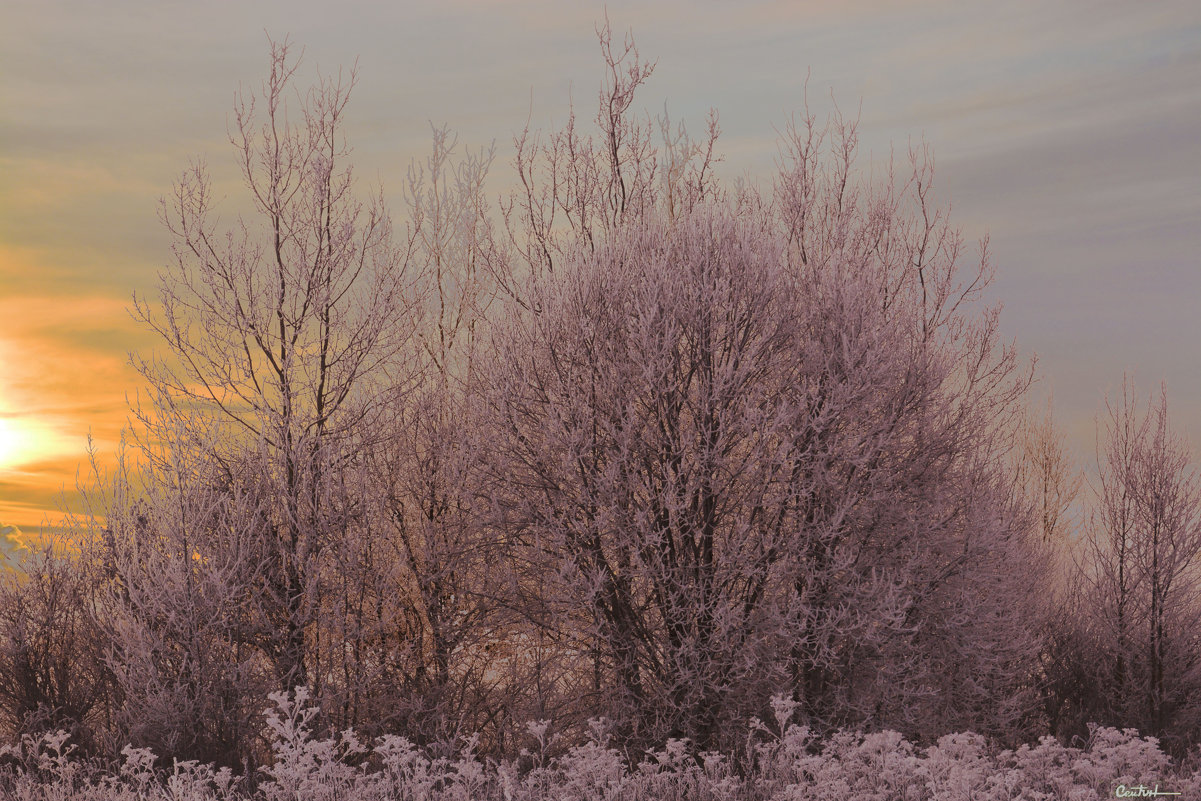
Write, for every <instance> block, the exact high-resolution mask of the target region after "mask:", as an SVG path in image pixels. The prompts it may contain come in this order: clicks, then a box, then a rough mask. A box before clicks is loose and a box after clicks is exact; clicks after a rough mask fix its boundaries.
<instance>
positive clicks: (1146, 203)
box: [0, 0, 1201, 530]
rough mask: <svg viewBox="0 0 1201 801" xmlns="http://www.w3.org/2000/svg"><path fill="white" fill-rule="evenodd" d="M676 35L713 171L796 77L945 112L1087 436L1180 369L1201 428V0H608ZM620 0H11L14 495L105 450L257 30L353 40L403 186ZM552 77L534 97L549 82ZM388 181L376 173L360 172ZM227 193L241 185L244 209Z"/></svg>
mask: <svg viewBox="0 0 1201 801" xmlns="http://www.w3.org/2000/svg"><path fill="white" fill-rule="evenodd" d="M607 7H608V14H609V18H610V20H611V21H612V24H613V26H614V28H615V29H616V30H623V29H626V28H633V31H634V34H635V36H636V38H637V41H638V45H639V48H640V50H641V52H642V54H643V55H644V56H645V57H648V58H651V59H658V67H657V68H656V70H655V73H654V75H653V77H652V78H651V80H650V82H649V84H648V86H647V87H646V89H645V93H644V94H643V95H642V98H641V105H642V106H643V108H645V110H646V111H648V112H649V113H651V114H657V113H660V112H661V111H662V110H663V107H664V103H666V104H667V108H668V110H669V112H670V113H671V116H672V118H673V119H682V120H684V121H685V122H686V123H688V124H690V128H691V130H693V131H694V132H696V133H697V134H699V133H700V132H701V131H702V130H703V128H702V126H703V122H704V117H705V113H706V111H707V109H708V108H709V107H715V108H717V109H718V111H719V112H720V114H721V126H722V129H723V131H724V134H723V137H722V140H721V142H720V145H719V151H720V152H721V153H722V154H723V156H724V162H723V163H722V164H721V174H722V175H724V176H726V177H730V178H733V177H736V176H739V175H744V174H749V175H750V176H751V177H752V178H754V177H759V178H760V179H763V180H766V179H767V178H768V177H769V176H770V171H771V169H772V163H773V157H774V156H775V154H776V148H775V140H776V133H775V131H776V130H777V129H782V128H783V126H784V124H785V123H786V121H787V120H788V118H789V115H790V113H791V112H793V111H794V110H796V109H798V108H799V106H800V103H801V99H802V90H803V85H804V82H805V78H806V75H808V76H809V95H810V99H811V103H812V106H813V107H814V109H815V110H817V111H819V112H824V111H826V110H828V109H829V108H830V100H829V98H830V96H831V92H832V93H833V95H834V96H835V97H836V98H837V100H838V103H839V105H840V106H841V108H843V109H844V111H849V112H851V113H854V112H855V110H856V109H857V108H860V107H861V109H862V111H861V120H862V121H861V128H860V130H861V133H862V154H863V159H864V161H865V163H866V161H867V160H868V159H870V158H874V159H877V160H879V159H882V158H886V157H887V155H888V152H889V146H890V143H892V144H894V145H896V146H897V148H898V150H901V151H903V150H904V148H905V147H906V146H907V144H908V142H909V141H910V140H918V139H921V138H924V139H925V141H926V142H928V143H929V144H930V146H931V147H932V149H933V152H934V154H935V158H936V161H937V165H938V168H937V174H938V179H939V184H938V187H937V190H938V193H939V198H940V200H942V201H947V202H950V203H952V204H953V219H954V220H956V221H957V222H958V223H959V224H960V225H961V226H962V228H963V230H964V232H965V234H966V235H967V236H968V238H969V239H971V240H974V239H976V238H978V237H980V236H981V235H983V234H984V233H986V232H987V233H990V234H991V248H992V252H993V260H994V263H995V265H996V267H997V280H996V283H995V285H994V288H993V291H992V297H993V299H994V300H997V301H1000V302H1002V303H1003V304H1004V313H1003V316H1002V327H1003V329H1004V331H1005V332H1006V334H1007V336H1008V337H1009V338H1012V339H1016V340H1017V343H1018V346H1019V348H1020V349H1021V351H1022V353H1023V354H1025V355H1026V356H1033V355H1035V354H1037V357H1038V360H1039V368H1038V373H1039V376H1040V379H1041V383H1040V389H1039V391H1040V392H1044V393H1045V392H1048V391H1051V390H1053V392H1054V398H1055V410H1056V416H1057V417H1058V419H1059V420H1060V421H1061V423H1062V424H1063V425H1064V428H1065V430H1066V431H1067V432H1068V434H1069V438H1070V442H1071V444H1072V446H1073V447H1074V448H1075V449H1076V451H1077V456H1078V457H1079V458H1080V460H1081V462H1082V464H1083V463H1084V461H1085V460H1086V459H1089V458H1091V457H1092V442H1093V426H1094V424H1093V417H1094V415H1095V414H1096V413H1097V412H1098V410H1099V409H1100V408H1101V404H1102V398H1103V393H1104V392H1105V391H1107V390H1108V391H1111V392H1112V391H1114V390H1115V389H1116V388H1118V387H1120V384H1121V378H1122V373H1123V370H1128V371H1130V372H1131V373H1132V374H1133V375H1134V377H1135V380H1136V381H1137V382H1138V385H1139V388H1140V390H1142V391H1143V392H1144V394H1146V393H1149V392H1150V391H1151V390H1152V389H1153V388H1154V387H1156V386H1158V383H1159V382H1160V381H1161V380H1163V381H1166V382H1167V386H1168V391H1169V398H1170V403H1171V407H1172V417H1173V420H1174V421H1175V423H1176V425H1177V426H1178V428H1180V429H1181V430H1182V431H1184V432H1185V433H1186V434H1187V435H1188V436H1189V438H1190V439H1191V441H1192V442H1193V443H1194V445H1195V446H1196V445H1201V360H1199V359H1198V355H1199V345H1201V6H1199V5H1198V4H1197V3H1196V0H1192V1H1191V2H1162V3H1132V2H1129V0H1125V1H1124V2H1115V3H1103V2H1088V3H1070V2H1062V3H1016V2H1015V3H998V2H995V0H990V1H989V2H961V1H956V2H914V3H894V2H881V1H877V2H848V3H812V2H778V3H753V2H749V3H726V2H687V3H686V2H649V1H648V0H642V1H641V2H609V3H608V6H607ZM604 13H605V6H604V5H603V4H601V3H599V2H562V1H561V0H546V1H545V2H514V3H504V4H502V3H485V2H467V1H466V0H452V2H442V3H438V4H432V3H431V4H429V5H428V6H418V5H417V4H415V3H412V4H411V3H403V2H394V3H379V4H368V3H339V4H334V3H328V2H327V3H315V2H309V1H308V0H305V2H287V3H284V2H273V3H266V2H263V3H234V2H194V3H184V2H132V1H131V0H109V1H108V2H104V3H97V2H82V1H81V2H71V3H68V2H54V0H38V1H37V2H27V1H26V0H3V2H2V3H0V525H3V524H5V523H7V524H16V525H19V526H21V527H22V528H24V529H26V530H29V529H32V528H35V527H36V526H38V525H39V524H40V523H43V522H46V521H49V522H53V521H55V520H56V519H57V517H58V513H57V511H56V509H57V508H58V505H59V499H60V496H61V495H62V493H63V490H64V488H66V489H68V490H70V489H72V488H73V487H74V485H75V476H76V470H77V468H78V467H79V465H80V462H81V461H82V460H83V458H84V455H85V446H86V441H87V437H88V434H89V432H91V434H92V436H93V438H94V440H95V444H96V448H97V449H98V453H99V454H100V457H101V459H102V461H103V460H107V459H109V458H111V455H112V453H113V452H114V450H115V448H116V442H117V439H118V436H119V432H120V430H121V428H122V426H123V425H124V424H125V420H126V417H127V409H128V406H127V400H131V399H133V398H134V396H135V394H136V392H137V390H138V386H139V381H138V376H137V375H136V373H134V372H133V371H132V370H131V369H130V368H129V367H127V366H126V365H127V359H128V354H129V352H131V351H145V350H147V349H150V348H153V347H154V346H155V342H154V340H153V338H151V337H149V336H147V335H146V334H145V333H144V332H142V331H140V330H139V329H138V328H137V326H135V324H134V323H133V322H132V320H131V319H130V317H129V315H128V313H127V311H126V308H127V306H128V304H129V300H130V296H131V293H133V292H135V291H137V292H139V293H144V292H145V293H153V292H154V289H155V285H156V281H157V271H158V270H159V268H160V266H161V265H163V264H164V263H165V261H166V259H167V257H168V255H169V251H168V248H169V239H168V236H167V234H166V232H165V231H164V229H163V228H162V226H161V225H160V224H159V222H158V219H157V204H158V199H159V198H160V197H161V196H162V195H164V194H165V193H167V192H168V191H169V190H170V187H171V184H172V182H173V181H174V180H175V179H176V177H177V176H178V175H179V173H180V172H181V171H182V170H183V169H184V168H185V167H186V166H187V164H188V161H189V159H191V158H194V157H197V156H203V157H204V158H205V159H206V160H207V163H208V165H209V167H210V169H211V170H212V172H213V175H214V177H215V179H216V183H217V186H218V189H219V192H220V193H223V194H226V195H228V196H229V199H230V203H231V206H230V207H229V208H230V209H231V210H233V209H234V208H236V205H237V204H238V203H239V202H240V194H239V193H240V185H239V184H238V182H237V176H236V172H235V171H234V170H235V165H234V162H233V160H232V150H231V148H230V147H229V145H228V142H227V141H226V119H227V113H228V112H229V109H230V108H231V103H232V100H233V96H234V92H235V90H236V89H237V87H238V84H239V81H240V82H242V83H243V84H254V85H257V84H258V82H259V81H260V80H261V78H262V76H263V73H264V69H265V67H266V64H267V43H266V36H267V34H268V33H269V34H270V35H271V36H273V37H276V38H281V39H282V38H283V37H284V36H290V37H291V40H292V41H293V42H295V43H296V44H297V45H299V46H303V47H304V48H305V65H306V66H305V67H304V68H302V71H301V72H302V76H303V77H302V84H303V83H307V82H308V81H309V80H310V79H312V78H313V77H315V75H316V70H317V69H320V70H322V71H324V72H333V71H336V70H337V68H338V67H339V66H340V65H341V66H345V67H349V66H350V65H351V64H353V63H354V62H355V60H356V58H357V60H358V65H359V84H358V86H357V89H356V91H355V94H354V96H353V98H352V101H351V114H350V119H349V122H348V127H347V132H348V134H349V136H350V139H351V144H352V145H353V146H354V148H355V165H356V170H357V172H358V174H359V175H360V177H362V178H364V179H365V180H366V181H369V182H373V183H374V182H379V183H382V184H383V186H384V189H385V192H386V193H387V195H388V196H389V197H391V198H393V200H395V201H396V203H395V205H394V208H398V207H399V198H400V191H401V186H402V184H403V181H404V175H405V169H406V166H407V165H408V163H409V161H410V160H411V159H413V158H414V157H420V156H422V155H423V154H424V152H425V150H426V148H427V146H428V141H429V125H430V122H431V121H433V122H434V123H438V124H442V123H446V124H449V125H450V126H451V127H452V128H453V129H455V130H457V131H458V133H459V136H460V143H461V145H466V146H470V147H473V148H474V147H478V146H480V145H486V144H488V143H490V142H491V141H493V140H495V141H496V145H497V159H496V163H495V166H494V169H493V182H492V192H493V194H497V193H500V192H502V191H503V190H504V189H505V187H506V186H507V184H508V182H509V180H510V175H511V157H512V152H513V150H512V142H511V140H512V136H513V134H514V133H515V132H516V131H518V130H520V129H521V128H522V127H523V126H524V124H525V122H526V118H527V116H529V117H530V119H531V124H532V125H533V126H534V127H542V128H547V127H549V126H550V125H552V124H556V123H561V122H562V121H563V120H564V118H565V116H566V111H567V108H568V101H569V98H572V97H574V99H575V102H576V105H577V107H578V108H579V109H580V112H581V116H584V117H586V118H590V117H591V114H592V111H593V105H594V102H595V96H596V91H597V89H598V87H599V84H600V79H601V73H600V69H599V67H600V58H599V55H598V50H597V47H596V35H595V33H594V24H595V23H596V22H597V21H598V20H600V19H601V18H602V17H603V15H604ZM531 104H532V105H531ZM364 188H367V187H364ZM230 218H232V214H229V215H227V216H226V219H230Z"/></svg>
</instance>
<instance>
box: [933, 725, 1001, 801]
mask: <svg viewBox="0 0 1201 801" xmlns="http://www.w3.org/2000/svg"><path fill="white" fill-rule="evenodd" d="M986 748H987V743H986V742H985V740H984V738H983V737H981V736H980V735H978V734H970V733H969V734H948V735H945V736H943V737H940V738H939V740H938V744H937V745H933V746H931V747H930V748H927V749H926V758H925V760H924V761H923V762H922V764H921V766H920V767H919V768H918V770H917V777H918V778H919V779H920V780H923V781H924V783H925V789H926V792H927V794H928V796H929V797H931V798H939V799H945V800H946V801H959V800H960V799H963V800H964V801H967V799H972V798H979V797H980V792H981V789H982V788H984V787H985V786H986V785H987V783H988V777H989V775H990V774H991V773H992V770H993V766H992V763H991V762H990V761H989V759H988V756H987V753H986Z"/></svg>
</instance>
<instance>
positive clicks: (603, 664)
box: [490, 127, 1036, 746]
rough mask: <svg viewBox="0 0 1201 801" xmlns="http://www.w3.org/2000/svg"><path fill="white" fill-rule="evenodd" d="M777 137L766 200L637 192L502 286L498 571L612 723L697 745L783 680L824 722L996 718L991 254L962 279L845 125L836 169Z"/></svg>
mask: <svg viewBox="0 0 1201 801" xmlns="http://www.w3.org/2000/svg"><path fill="white" fill-rule="evenodd" d="M838 130H840V131H841V132H842V134H843V141H844V143H845V142H846V141H847V139H848V136H847V134H848V133H849V131H850V129H849V128H845V127H844V128H841V129H838ZM810 141H812V140H810ZM797 156H798V158H797V161H795V162H794V170H793V171H792V172H789V171H787V170H785V171H784V172H783V173H782V175H781V178H780V181H781V184H780V192H779V195H780V197H779V198H778V199H777V200H776V201H775V202H774V203H767V202H764V203H760V204H754V203H749V202H746V200H745V199H744V200H743V201H742V202H740V203H738V204H737V205H735V204H725V203H716V204H713V203H703V204H699V205H696V206H694V207H693V209H692V210H690V211H687V212H685V213H683V214H680V215H677V216H676V217H675V218H674V219H673V218H671V217H670V215H666V214H661V213H648V214H647V215H645V217H643V218H642V219H640V220H637V221H633V222H630V223H627V224H626V225H625V226H624V227H623V228H622V229H621V230H620V231H617V232H613V233H611V234H610V235H609V237H608V239H607V241H606V242H605V243H603V244H597V245H595V246H592V245H590V244H588V243H584V244H583V245H582V246H581V247H579V248H578V250H577V251H576V252H575V255H574V257H573V258H568V259H565V260H564V261H563V262H561V269H557V271H556V273H555V276H554V278H550V279H547V278H544V279H543V280H540V281H535V282H534V283H533V284H532V286H533V289H531V290H529V293H528V294H527V295H526V296H525V298H524V299H523V303H522V304H521V305H522V307H524V308H523V309H521V310H515V311H514V317H513V319H512V320H510V321H509V322H508V325H507V326H505V333H504V334H503V335H502V336H501V337H500V338H499V340H498V345H497V353H496V355H495V359H494V361H493V363H492V365H491V368H490V369H491V371H492V372H491V373H490V382H491V384H492V385H493V393H492V394H491V396H490V406H491V411H492V420H491V422H490V425H491V426H492V427H493V429H494V431H495V433H494V435H493V436H494V437H495V438H496V439H495V442H494V443H493V445H492V451H493V453H492V454H491V455H490V456H491V466H492V469H493V478H492V481H493V484H494V485H495V486H497V487H498V488H499V490H498V492H497V493H496V496H495V497H496V500H495V503H496V505H497V507H498V508H497V512H496V514H497V515H498V521H499V525H500V527H501V528H502V530H503V531H504V537H505V543H506V545H507V546H508V547H509V548H510V549H511V553H512V554H513V560H514V564H515V566H516V568H515V569H516V575H515V578H514V583H515V586H516V587H517V588H518V589H519V590H521V591H522V592H523V593H524V595H523V598H524V599H525V602H526V606H525V610H526V614H527V615H528V617H529V618H530V620H532V621H533V622H534V623H535V624H536V626H537V627H538V628H541V629H548V630H550V631H551V632H553V636H552V637H551V640H552V641H553V642H554V643H556V645H557V647H558V649H559V654H560V656H561V657H562V659H564V660H565V661H566V664H569V665H573V666H574V668H573V669H571V670H567V671H565V672H564V673H563V674H562V675H563V676H564V677H565V678H564V677H561V678H559V680H558V681H559V685H558V686H559V688H562V687H563V685H564V683H565V682H570V683H572V685H571V691H572V692H575V693H577V694H578V695H579V697H581V698H587V699H591V700H589V701H587V702H586V703H585V704H584V706H585V708H587V709H589V710H595V709H596V708H601V709H604V710H606V711H608V712H609V713H610V714H612V715H614V716H615V717H617V718H618V719H619V720H621V721H622V722H623V723H624V725H625V726H626V727H627V728H626V734H627V735H628V736H633V737H635V738H650V739H654V738H658V737H662V736H666V735H670V736H684V737H689V738H691V739H692V740H693V741H694V742H697V743H698V744H700V745H702V746H708V745H712V744H714V743H716V742H718V741H719V740H721V739H722V736H723V733H725V732H730V731H732V729H731V728H729V725H728V724H730V723H731V722H732V721H734V720H736V719H738V718H740V717H745V716H746V715H749V714H751V713H753V712H756V711H758V710H759V709H760V708H761V707H762V705H763V704H764V703H765V702H766V698H767V697H768V696H769V695H770V691H771V690H772V689H776V690H778V689H779V688H780V687H789V688H791V690H792V692H793V693H794V695H795V697H796V699H797V700H798V701H799V702H800V703H801V704H802V707H803V710H804V712H805V714H806V716H807V718H808V720H809V722H811V723H812V724H813V725H817V726H822V727H826V726H835V725H840V724H846V723H852V722H853V723H865V722H871V723H874V724H881V725H883V724H885V723H887V724H888V725H894V726H905V727H909V728H912V729H914V730H916V731H923V730H924V731H930V730H933V728H932V727H941V726H945V725H948V724H950V723H951V722H952V721H953V722H954V725H973V726H982V727H989V728H993V729H998V730H1004V731H1008V732H1012V731H1013V730H1014V729H1015V728H1016V727H1018V726H1020V725H1022V724H1023V723H1024V722H1025V718H1026V716H1027V714H1028V712H1029V707H1030V703H1031V702H1032V700H1033V697H1032V696H1031V695H1030V694H1029V693H1028V692H1027V691H1026V685H1028V681H1029V676H1028V675H1027V673H1026V671H1028V670H1031V669H1032V659H1033V656H1034V654H1035V645H1036V643H1035V642H1034V640H1033V638H1032V637H1031V636H1030V634H1029V633H1028V631H1027V630H1026V628H1025V624H1026V621H1025V619H1024V618H1023V616H1022V615H1021V609H1022V602H1021V600H1020V599H1021V597H1022V595H1023V594H1024V590H1023V589H1022V588H1021V587H1020V586H1019V585H1018V583H1017V582H1016V581H1015V579H1014V574H1013V572H1012V566H1013V564H1015V562H1019V561H1021V560H1022V559H1023V557H1024V556H1025V555H1026V553H1027V552H1026V551H1024V550H1023V548H1024V542H1023V538H1022V537H1021V536H1020V534H1021V526H1022V525H1024V518H1023V517H1022V516H1021V515H1020V514H1019V512H1018V510H1017V509H1016V508H1014V507H1013V506H1012V505H1011V503H1010V498H1011V495H1012V492H1011V490H1012V487H1011V485H1010V484H1009V483H1008V482H1007V477H1006V472H1005V470H1004V469H1003V463H1002V458H1001V457H1002V456H1003V454H1004V453H1005V452H1006V450H1007V449H1008V437H1009V436H1010V434H1011V433H1012V423H1013V415H1014V413H1015V411H1016V408H1017V407H1016V402H1017V401H1018V399H1019V398H1020V396H1021V393H1022V392H1023V391H1024V388H1025V374H1024V373H1023V372H1022V371H1020V370H1019V369H1018V367H1017V364H1016V361H1015V358H1014V355H1013V352H1012V351H1011V350H1008V349H1002V348H1001V347H1000V345H999V343H998V342H997V341H996V316H995V313H993V312H991V311H985V312H983V313H978V314H977V313H974V312H972V311H971V309H972V303H973V301H974V299H975V297H976V296H977V295H978V294H979V291H980V290H981V288H982V287H983V285H984V283H985V282H986V280H987V271H986V263H985V262H981V263H980V265H979V266H978V268H977V270H976V271H975V272H974V273H971V274H969V276H968V278H967V280H966V281H964V280H962V279H961V278H960V276H959V273H958V268H959V264H958V262H959V256H960V254H959V245H958V240H957V238H956V237H955V235H954V232H953V231H952V230H951V229H949V228H947V227H946V225H945V221H943V220H942V218H941V216H934V215H932V214H931V213H929V212H928V211H927V206H926V192H927V191H928V183H927V182H928V178H929V174H928V172H927V171H926V170H925V168H924V167H921V166H919V167H917V168H916V169H915V173H914V178H913V182H912V184H911V188H912V198H915V199H916V203H917V204H918V205H917V208H918V213H919V214H922V213H924V214H925V215H926V216H925V217H920V216H919V217H917V224H916V225H915V221H914V218H913V217H911V216H908V215H907V214H906V213H905V209H904V207H903V206H902V198H898V197H894V196H891V195H889V194H888V193H887V191H888V190H885V192H884V193H883V194H880V193H877V192H866V193H865V194H862V195H861V194H858V192H859V190H858V189H856V188H854V187H852V186H851V185H850V184H848V182H847V172H848V171H849V170H850V169H851V161H850V159H851V150H849V149H848V150H846V151H844V152H843V158H844V161H842V162H837V161H836V164H835V166H834V168H833V169H834V170H835V172H836V173H837V171H839V170H842V171H843V172H842V173H841V174H842V178H841V179H838V177H837V175H835V176H834V177H835V179H836V180H833V181H830V180H828V179H829V178H830V177H831V175H830V174H827V173H826V172H825V170H826V168H825V166H824V165H821V164H818V163H816V162H812V161H811V156H810V154H809V153H808V152H804V153H800V154H797ZM810 165H812V166H815V167H817V168H818V169H817V177H816V178H815V177H814V175H812V174H810V173H808V172H806V168H807V167H808V166H810ZM806 181H814V184H813V185H812V186H811V187H808V188H806V186H803V185H801V184H804V182H806ZM807 192H808V193H810V194H809V195H806V193H807ZM906 197H909V196H906ZM799 217H807V219H809V220H810V222H809V223H802V222H801V221H800V219H799ZM807 225H812V227H806V226H807ZM1015 608H1016V610H1017V614H1015Z"/></svg>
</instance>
